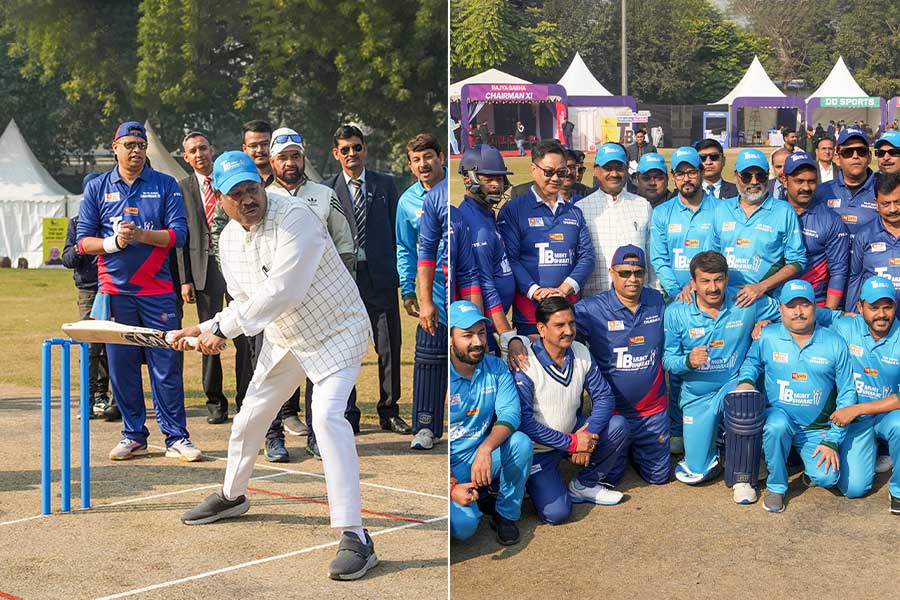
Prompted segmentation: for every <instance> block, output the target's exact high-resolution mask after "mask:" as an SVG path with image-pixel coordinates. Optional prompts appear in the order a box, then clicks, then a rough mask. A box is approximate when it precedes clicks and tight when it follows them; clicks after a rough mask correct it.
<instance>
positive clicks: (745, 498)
mask: <svg viewBox="0 0 900 600" xmlns="http://www.w3.org/2000/svg"><path fill="white" fill-rule="evenodd" d="M731 491H732V496H733V497H734V501H735V502H736V503H737V504H753V503H754V502H756V490H754V489H753V486H752V485H750V484H749V483H736V484H734V487H732V488H731Z"/></svg>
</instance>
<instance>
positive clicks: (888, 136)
mask: <svg viewBox="0 0 900 600" xmlns="http://www.w3.org/2000/svg"><path fill="white" fill-rule="evenodd" d="M875 158H877V159H878V171H879V172H881V173H900V131H894V130H889V131H885V132H884V134H883V135H882V136H881V137H880V138H878V141H876V142H875Z"/></svg>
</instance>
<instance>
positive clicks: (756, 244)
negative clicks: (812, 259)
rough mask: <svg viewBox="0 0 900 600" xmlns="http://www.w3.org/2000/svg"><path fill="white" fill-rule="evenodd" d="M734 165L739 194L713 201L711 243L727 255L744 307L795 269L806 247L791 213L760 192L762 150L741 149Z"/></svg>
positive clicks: (763, 189) (803, 263) (763, 190)
mask: <svg viewBox="0 0 900 600" xmlns="http://www.w3.org/2000/svg"><path fill="white" fill-rule="evenodd" d="M735 166H736V169H735V174H736V175H737V185H738V190H739V192H740V194H739V196H738V197H736V198H729V199H727V200H724V201H722V202H719V204H718V205H717V206H716V217H715V222H714V223H713V237H712V245H711V248H712V249H713V250H716V251H717V252H721V253H722V254H724V255H725V258H727V259H728V270H729V274H730V276H729V279H730V285H732V286H734V287H738V288H740V290H739V291H738V293H737V303H738V305H739V306H749V305H751V304H752V303H753V302H755V301H756V300H757V299H758V298H759V297H761V296H763V295H766V294H777V292H778V290H779V289H780V288H781V286H782V285H783V284H784V282H785V281H787V280H789V279H791V278H792V277H796V276H797V275H798V274H799V273H801V272H802V271H803V269H804V267H805V266H806V249H805V248H804V247H803V239H802V236H801V235H800V222H799V221H798V220H797V215H796V214H794V211H793V210H792V209H791V207H790V206H789V205H788V204H787V203H786V202H778V201H777V200H776V199H775V198H774V197H773V196H772V194H770V193H768V192H767V191H766V178H767V177H768V175H767V173H768V163H767V162H766V157H765V156H764V155H763V153H762V152H760V151H759V150H755V149H753V148H749V149H744V150H741V151H740V153H738V158H737V163H736V165H735Z"/></svg>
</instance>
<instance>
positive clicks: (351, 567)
mask: <svg viewBox="0 0 900 600" xmlns="http://www.w3.org/2000/svg"><path fill="white" fill-rule="evenodd" d="M364 531H365V532H366V540H365V542H363V541H361V540H360V539H359V537H357V535H356V534H355V533H353V532H350V531H345V532H344V533H343V535H341V543H340V545H339V546H338V551H337V556H335V557H334V560H333V561H331V564H330V565H328V576H329V577H331V578H332V579H339V580H351V579H359V578H360V577H362V576H363V575H365V574H366V572H367V571H368V570H369V569H371V568H372V567H374V566H375V565H377V564H378V557H377V556H375V542H373V541H372V538H371V537H370V536H369V532H368V531H367V530H364Z"/></svg>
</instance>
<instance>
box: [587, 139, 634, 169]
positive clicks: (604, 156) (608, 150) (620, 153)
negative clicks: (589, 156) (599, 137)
mask: <svg viewBox="0 0 900 600" xmlns="http://www.w3.org/2000/svg"><path fill="white" fill-rule="evenodd" d="M616 160H617V161H619V162H620V163H622V164H623V165H627V164H628V157H627V156H625V149H624V148H622V146H620V145H619V144H613V143H612V142H607V143H605V144H603V145H602V146H600V147H599V148H597V156H596V157H595V158H594V166H595V167H605V166H606V165H608V164H609V163H611V162H613V161H616Z"/></svg>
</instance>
